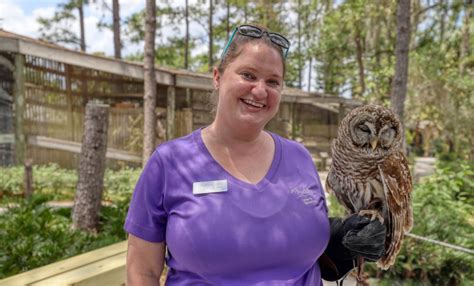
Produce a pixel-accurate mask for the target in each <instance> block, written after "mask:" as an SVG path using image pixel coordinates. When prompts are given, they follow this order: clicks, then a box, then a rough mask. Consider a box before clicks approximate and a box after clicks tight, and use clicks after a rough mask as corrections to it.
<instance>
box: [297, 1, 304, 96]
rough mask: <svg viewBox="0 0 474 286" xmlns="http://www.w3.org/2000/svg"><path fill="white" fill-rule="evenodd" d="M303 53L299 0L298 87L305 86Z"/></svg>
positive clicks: (299, 4)
mask: <svg viewBox="0 0 474 286" xmlns="http://www.w3.org/2000/svg"><path fill="white" fill-rule="evenodd" d="M302 57H303V54H302V53H301V0H298V88H299V89H302V88H303V59H302Z"/></svg>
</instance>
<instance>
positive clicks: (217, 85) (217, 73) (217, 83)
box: [213, 67, 221, 90]
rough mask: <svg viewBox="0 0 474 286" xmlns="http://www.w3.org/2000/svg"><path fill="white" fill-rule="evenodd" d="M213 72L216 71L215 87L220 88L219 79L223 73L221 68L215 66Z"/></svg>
mask: <svg viewBox="0 0 474 286" xmlns="http://www.w3.org/2000/svg"><path fill="white" fill-rule="evenodd" d="M213 72H214V74H213V76H214V89H215V90H218V89H219V80H220V78H221V75H220V73H219V70H218V69H217V68H216V67H214V70H213Z"/></svg>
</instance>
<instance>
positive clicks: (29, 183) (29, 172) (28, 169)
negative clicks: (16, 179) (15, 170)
mask: <svg viewBox="0 0 474 286" xmlns="http://www.w3.org/2000/svg"><path fill="white" fill-rule="evenodd" d="M24 179H25V198H26V199H29V198H31V196H32V195H33V160H32V159H31V158H28V159H26V160H25V178H24Z"/></svg>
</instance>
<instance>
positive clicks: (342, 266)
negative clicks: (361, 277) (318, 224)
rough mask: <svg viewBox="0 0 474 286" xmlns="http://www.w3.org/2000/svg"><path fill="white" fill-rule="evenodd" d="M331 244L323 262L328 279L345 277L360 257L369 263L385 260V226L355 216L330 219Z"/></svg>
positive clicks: (321, 260)
mask: <svg viewBox="0 0 474 286" xmlns="http://www.w3.org/2000/svg"><path fill="white" fill-rule="evenodd" d="M329 221H330V227H331V236H330V239H329V244H328V246H327V248H326V250H325V252H324V254H323V256H321V258H320V260H319V265H320V267H321V275H322V278H323V279H324V280H327V281H336V280H339V279H341V278H343V277H344V276H345V275H346V274H347V273H348V272H349V271H351V270H352V269H353V268H354V266H355V263H354V259H355V258H356V257H357V256H361V257H363V258H365V259H366V260H367V261H376V260H378V259H379V258H380V257H382V255H383V253H384V249H385V233H386V230H385V226H383V225H382V224H381V223H380V222H379V221H378V220H373V221H371V220H370V218H368V217H365V216H359V215H356V214H354V215H352V216H350V217H348V218H347V219H344V220H343V219H341V218H330V219H329Z"/></svg>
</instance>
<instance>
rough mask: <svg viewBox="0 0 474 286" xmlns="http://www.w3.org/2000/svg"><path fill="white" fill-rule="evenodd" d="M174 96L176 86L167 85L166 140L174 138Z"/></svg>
mask: <svg viewBox="0 0 474 286" xmlns="http://www.w3.org/2000/svg"><path fill="white" fill-rule="evenodd" d="M175 97H176V88H175V87H174V86H169V87H168V94H167V104H166V140H171V139H173V138H174V129H175V128H174V117H175V104H176V98H175Z"/></svg>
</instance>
